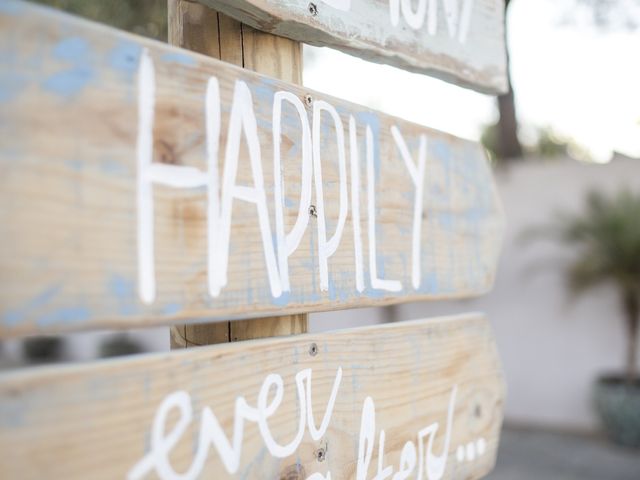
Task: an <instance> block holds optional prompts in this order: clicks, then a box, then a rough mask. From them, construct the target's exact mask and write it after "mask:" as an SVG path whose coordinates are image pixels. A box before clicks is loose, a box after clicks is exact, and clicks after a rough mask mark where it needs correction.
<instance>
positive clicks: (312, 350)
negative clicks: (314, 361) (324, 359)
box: [309, 343, 318, 357]
mask: <svg viewBox="0 0 640 480" xmlns="http://www.w3.org/2000/svg"><path fill="white" fill-rule="evenodd" d="M317 354H318V345H316V344H315V343H312V344H311V346H310V347H309V355H311V356H312V357H315V356H316V355H317Z"/></svg>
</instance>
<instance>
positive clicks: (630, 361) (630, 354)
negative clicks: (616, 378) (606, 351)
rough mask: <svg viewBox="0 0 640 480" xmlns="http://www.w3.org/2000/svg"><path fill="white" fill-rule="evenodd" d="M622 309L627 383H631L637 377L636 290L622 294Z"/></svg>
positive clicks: (639, 312)
mask: <svg viewBox="0 0 640 480" xmlns="http://www.w3.org/2000/svg"><path fill="white" fill-rule="evenodd" d="M624 310H625V314H626V316H627V341H628V342H629V343H628V346H627V371H626V377H627V383H628V384H629V385H631V384H633V383H634V382H635V381H637V379H638V371H637V369H638V367H637V365H638V363H637V362H638V330H640V298H639V297H638V295H637V293H636V292H628V293H626V294H625V296H624Z"/></svg>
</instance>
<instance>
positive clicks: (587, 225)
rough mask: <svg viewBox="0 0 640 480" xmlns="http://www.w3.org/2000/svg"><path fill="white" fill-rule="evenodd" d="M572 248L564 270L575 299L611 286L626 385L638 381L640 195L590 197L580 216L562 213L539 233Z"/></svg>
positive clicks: (620, 194)
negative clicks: (620, 318) (622, 326)
mask: <svg viewBox="0 0 640 480" xmlns="http://www.w3.org/2000/svg"><path fill="white" fill-rule="evenodd" d="M544 231H545V232H546V233H549V234H551V235H552V236H553V237H555V238H557V239H559V240H560V241H561V242H562V243H565V244H567V245H568V246H570V247H571V248H573V249H575V251H576V253H577V255H576V256H575V257H574V259H572V260H571V261H570V262H569V264H568V265H567V280H568V284H569V287H570V289H571V291H572V292H573V293H574V294H582V293H584V292H585V291H586V290H588V289H590V288H592V287H595V286H596V285H600V284H603V283H610V284H613V285H614V286H615V287H616V289H617V291H618V294H619V296H620V305H621V307H622V311H623V313H624V315H625V319H626V328H627V335H628V336H627V340H628V346H627V362H626V379H627V382H628V383H629V384H632V383H634V382H636V381H637V380H638V372H637V367H636V365H637V355H638V330H639V328H640V194H637V193H633V192H630V191H627V190H624V191H621V192H619V193H617V194H615V195H612V196H606V195H604V194H602V193H598V192H591V193H590V194H589V195H588V196H587V202H586V209H585V211H584V212H582V213H581V214H578V215H575V214H562V215H559V216H558V217H557V218H556V220H555V222H554V223H553V224H552V225H551V226H550V228H546V229H545V230H544Z"/></svg>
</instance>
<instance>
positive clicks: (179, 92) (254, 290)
mask: <svg viewBox="0 0 640 480" xmlns="http://www.w3.org/2000/svg"><path fill="white" fill-rule="evenodd" d="M0 58H1V59H2V64H1V70H0V75H1V76H2V77H1V78H0V101H1V102H2V107H1V108H0V183H1V188H0V237H1V238H2V249H0V285H2V287H1V288H0V336H3V337H7V336H16V335H22V334H27V333H32V332H36V331H40V332H45V331H46V332H52V331H63V330H71V329H79V328H93V327H116V326H134V325H135V326H144V325H149V324H168V323H184V322H185V321H187V320H188V321H194V320H203V321H204V320H206V321H213V320H216V319H219V320H229V319H234V318H238V317H243V318H247V317H258V316H260V317H264V316H268V315H274V314H278V315H282V314H284V313H298V312H310V311H318V310H327V309H339V308H347V307H357V306H366V305H384V304H391V303H397V302H402V301H410V300H419V299H437V298H448V297H458V296H469V295H479V294H482V293H484V292H486V291H487V290H489V289H490V287H491V285H492V282H493V278H494V274H495V268H496V260H497V255H498V250H499V246H500V239H501V234H502V228H503V217H502V211H501V209H500V206H499V203H498V200H497V197H496V192H495V188H494V185H493V182H492V178H491V171H490V168H489V167H488V165H487V162H486V159H485V155H484V152H483V150H482V149H481V148H480V147H479V146H478V145H477V144H475V143H472V142H469V141H466V140H461V139H458V138H455V137H452V136H450V135H446V134H444V133H440V132H437V131H434V130H431V129H428V128H425V127H422V126H419V125H415V124H411V123H408V122H405V121H403V120H400V119H398V118H393V117H389V116H386V115H383V114H380V113H377V112H374V111H371V110H369V109H367V108H365V107H361V106H357V105H353V104H350V103H347V102H344V101H341V100H337V99H335V98H331V97H327V96H325V95H321V94H319V93H316V92H312V91H308V90H305V89H303V88H300V87H296V86H293V85H289V84H286V83H282V82H279V81H276V80H273V79H270V78H266V77H263V76H260V75H257V74H254V73H250V72H247V71H243V70H242V69H239V68H235V67H233V66H230V65H228V64H225V63H222V62H219V61H215V60H211V59H209V58H206V57H204V56H202V55H197V54H193V53H189V52H186V51H183V50H180V49H176V48H173V47H170V46H168V45H165V44H161V43H158V42H153V41H150V40H146V39H142V38H140V37H136V36H132V35H128V34H125V33H121V32H118V31H116V30H113V29H110V28H107V27H104V26H99V25H96V24H94V23H91V22H87V21H84V20H79V19H75V18H73V17H71V16H68V15H65V14H62V13H57V12H54V11H52V10H49V9H45V8H42V7H36V6H33V5H30V4H28V3H24V2H17V1H13V0H9V1H4V2H3V3H2V6H1V7H0ZM460 115H464V112H460Z"/></svg>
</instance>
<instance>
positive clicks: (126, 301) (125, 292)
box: [107, 274, 138, 315]
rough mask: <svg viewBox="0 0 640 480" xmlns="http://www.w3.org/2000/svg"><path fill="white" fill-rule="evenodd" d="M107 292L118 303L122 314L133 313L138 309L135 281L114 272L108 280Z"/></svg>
mask: <svg viewBox="0 0 640 480" xmlns="http://www.w3.org/2000/svg"><path fill="white" fill-rule="evenodd" d="M107 292H108V293H109V294H110V295H111V296H112V297H113V298H114V299H115V301H116V303H117V304H118V312H119V314H120V315H133V314H134V313H135V312H136V311H137V309H138V308H137V297H136V289H135V285H134V282H133V281H132V280H130V279H129V278H127V277H124V276H122V275H117V274H112V275H110V276H109V279H108V281H107Z"/></svg>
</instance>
